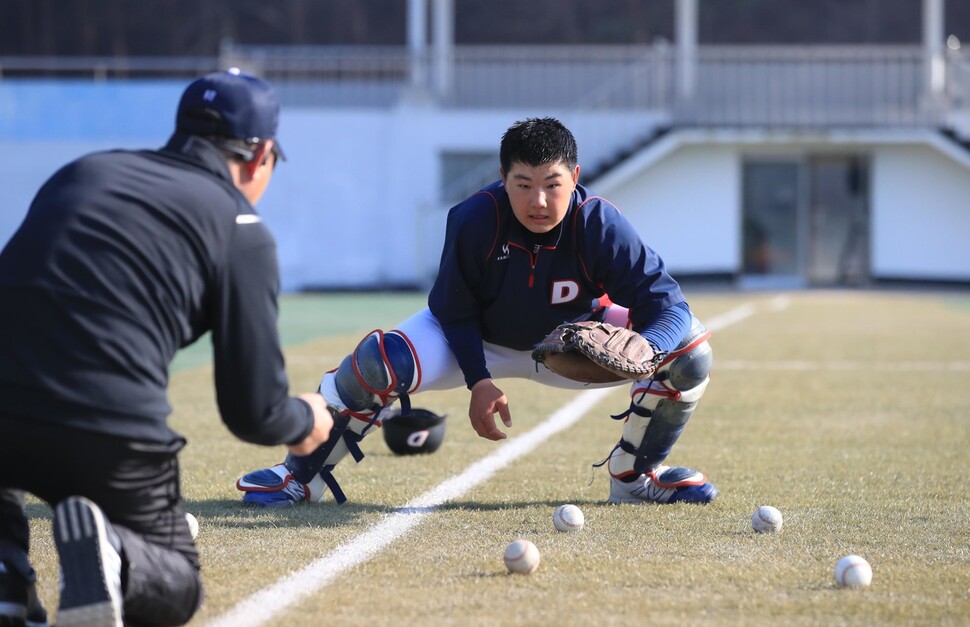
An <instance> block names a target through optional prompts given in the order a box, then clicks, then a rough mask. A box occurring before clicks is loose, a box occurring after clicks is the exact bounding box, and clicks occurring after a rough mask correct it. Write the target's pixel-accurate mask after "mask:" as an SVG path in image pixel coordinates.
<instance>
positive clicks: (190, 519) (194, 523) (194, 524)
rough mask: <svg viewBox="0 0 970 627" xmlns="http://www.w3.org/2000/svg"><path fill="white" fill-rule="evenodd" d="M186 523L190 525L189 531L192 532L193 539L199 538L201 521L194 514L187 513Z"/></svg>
mask: <svg viewBox="0 0 970 627" xmlns="http://www.w3.org/2000/svg"><path fill="white" fill-rule="evenodd" d="M185 522H187V523H189V531H191V532H192V539H193V540H195V539H196V538H198V537H199V519H198V518H196V517H195V516H193V515H192V514H190V513H188V512H185Z"/></svg>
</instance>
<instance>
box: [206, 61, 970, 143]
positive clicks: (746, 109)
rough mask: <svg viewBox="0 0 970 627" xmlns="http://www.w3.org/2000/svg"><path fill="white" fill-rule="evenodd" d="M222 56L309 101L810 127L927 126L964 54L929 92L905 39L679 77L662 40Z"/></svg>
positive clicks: (949, 99) (965, 91)
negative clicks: (412, 100)
mask: <svg viewBox="0 0 970 627" xmlns="http://www.w3.org/2000/svg"><path fill="white" fill-rule="evenodd" d="M223 58H224V62H232V63H234V64H241V65H249V66H250V67H252V69H254V70H256V71H262V72H264V73H266V74H267V75H270V76H274V78H276V80H277V82H279V81H282V82H283V83H284V84H285V83H290V86H291V88H292V95H293V96H294V97H297V98H300V99H301V100H302V99H310V100H313V101H315V102H317V103H319V104H320V105H321V106H327V105H328V104H333V105H345V104H347V103H349V102H361V103H365V104H366V103H368V102H374V101H375V94H377V93H379V94H380V96H381V98H383V100H384V101H385V102H395V101H396V99H397V98H399V97H401V96H402V95H403V94H405V93H407V92H408V91H409V90H410V92H412V93H413V92H415V91H417V92H422V93H424V94H425V95H427V96H428V97H430V98H433V99H434V100H435V101H436V102H437V104H438V105H439V106H443V107H450V108H477V109H483V108H496V107H502V108H516V107H519V108H521V107H543V108H547V109H560V110H577V109H578V110H645V111H654V112H660V113H662V114H664V115H667V116H669V117H670V119H671V120H672V121H674V122H675V123H677V124H684V125H702V126H703V125H737V126H748V125H761V126H788V127H813V126H833V125H837V126H901V125H902V126H929V125H938V124H940V123H941V121H942V120H943V119H944V117H945V115H946V113H947V112H948V111H949V110H951V109H952V108H954V107H963V106H968V105H970V102H968V96H970V62H968V60H967V58H966V56H965V55H961V54H960V53H959V51H950V54H948V55H947V59H946V63H947V84H946V89H945V90H944V91H943V92H941V93H938V94H932V95H930V94H928V93H927V87H926V85H927V81H926V79H925V72H926V69H925V68H926V65H925V58H924V52H923V49H922V48H921V47H919V46H916V45H898V46H869V45H866V46H861V45H860V46H701V47H700V48H699V49H698V51H697V55H696V65H695V66H694V67H693V76H694V77H695V78H694V81H693V82H692V84H690V85H685V84H683V83H682V82H681V80H682V79H681V76H682V73H680V72H679V71H678V70H679V64H678V59H677V50H676V49H675V48H674V47H672V46H670V45H657V46H568V47H566V46H538V45H537V46H457V47H455V48H454V50H453V54H452V58H451V59H450V60H449V62H448V63H445V64H444V65H442V64H441V63H440V59H435V58H432V57H431V56H428V57H424V58H413V57H409V56H408V55H407V54H406V50H405V49H403V48H400V47H385V48H367V49H362V48H360V47H350V48H348V47H342V48H338V47H303V48H290V47H275V48H274V47H245V46H238V47H232V46H228V47H227V48H226V49H225V50H224V52H223ZM442 67H444V68H447V73H446V74H443V73H442V72H441V71H440V68H442ZM378 88H380V91H379V92H378ZM338 94H339V95H338Z"/></svg>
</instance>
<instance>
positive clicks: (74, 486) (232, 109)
mask: <svg viewBox="0 0 970 627" xmlns="http://www.w3.org/2000/svg"><path fill="white" fill-rule="evenodd" d="M278 115H279V104H278V102H277V100H276V96H275V94H274V92H273V90H272V88H271V87H270V85H269V84H268V83H266V82H265V81H263V80H261V79H259V78H256V77H254V76H251V75H248V74H245V73H241V72H239V71H234V70H231V71H229V72H215V73H212V74H208V75H206V76H204V77H202V78H200V79H198V80H196V81H194V82H193V83H192V84H190V85H189V86H188V87H187V89H186V90H185V92H184V93H183V95H182V98H181V101H180V103H179V108H178V113H177V122H176V131H175V133H174V134H173V135H172V137H171V139H170V140H169V142H168V144H167V145H166V146H165V147H164V148H162V149H160V150H153V151H148V150H146V151H111V152H103V153H97V154H92V155H88V156H85V157H82V158H80V159H78V160H77V161H75V162H73V163H70V164H68V165H67V166H65V167H64V168H62V169H61V170H60V171H58V172H57V173H56V174H54V176H53V177H52V178H51V179H49V180H48V181H47V182H46V183H45V184H44V186H43V187H42V188H41V189H40V191H39V192H38V193H37V196H36V197H35V199H34V201H33V203H32V205H31V207H30V210H29V212H28V214H27V217H26V219H25V220H24V222H23V224H22V225H21V227H20V229H19V230H18V231H17V232H16V234H15V235H14V236H13V238H12V239H11V240H10V242H9V243H8V244H7V245H6V247H5V248H4V249H3V252H2V253H0V302H2V303H3V306H2V307H0V398H3V404H2V407H0V433H2V437H0V623H2V624H4V625H6V624H23V623H24V622H25V621H29V622H31V623H40V622H43V621H44V620H45V617H44V611H43V608H42V607H41V606H40V605H39V604H38V603H37V602H36V594H35V592H34V587H35V586H34V578H35V575H34V571H33V569H32V568H31V565H30V563H29V562H28V558H27V555H28V525H27V519H26V517H25V516H24V511H23V498H24V491H27V492H31V493H33V494H35V495H36V496H38V497H39V498H41V499H43V500H44V501H46V502H48V503H50V504H51V505H53V506H54V523H53V533H54V540H55V543H56V546H57V551H58V555H59V558H60V566H61V594H60V606H59V610H58V612H57V624H58V625H60V626H61V627H67V626H69V625H121V624H122V621H124V622H127V623H132V624H139V625H179V624H183V623H185V622H187V621H188V620H189V619H190V618H191V617H192V615H193V614H194V613H195V612H196V610H197V609H198V607H199V605H200V604H201V602H202V597H203V594H202V582H201V579H200V576H199V557H198V553H197V551H196V548H195V543H194V540H193V538H192V535H191V532H190V529H189V526H188V523H187V521H186V517H185V511H184V509H183V506H182V503H181V496H180V487H179V471H178V462H177V454H178V452H179V450H181V449H182V447H183V446H184V445H185V440H184V439H183V438H182V437H181V436H179V435H178V434H177V433H175V432H174V431H172V430H171V429H170V428H169V427H168V425H167V417H168V414H169V413H170V408H169V404H168V400H167V392H166V388H167V384H168V368H169V364H170V362H171V361H172V358H173V357H174V355H175V353H176V351H177V350H178V349H180V348H182V347H184V346H187V345H188V344H191V343H192V342H194V341H195V340H197V339H198V338H199V337H200V336H201V335H202V334H204V333H205V332H207V331H211V332H212V344H213V356H214V368H215V385H216V393H217V400H218V405H219V411H220V413H221V416H222V420H223V422H224V423H225V424H226V426H227V427H228V428H229V429H230V430H231V431H232V432H233V433H234V434H235V435H236V436H238V437H239V438H241V439H243V440H245V441H248V442H253V443H257V444H265V445H274V444H283V443H285V444H288V445H289V449H290V451H291V452H292V453H293V454H303V455H305V454H308V453H311V452H312V451H313V450H315V449H316V448H317V447H318V446H319V445H320V444H322V443H323V442H325V441H326V439H327V436H328V434H329V433H330V431H331V429H332V427H333V419H332V417H331V414H330V413H329V411H328V408H327V406H326V403H325V402H324V400H323V398H322V397H321V396H320V395H319V394H303V395H300V396H299V397H291V396H289V392H288V381H287V376H286V373H285V371H284V364H283V356H282V352H281V349H280V342H279V336H278V331H277V300H276V299H277V294H278V290H279V276H278V275H279V273H278V268H277V259H276V248H275V244H274V241H273V238H272V236H271V235H270V233H269V231H268V230H267V229H266V227H265V226H264V225H263V224H262V223H261V221H260V217H259V215H258V214H257V213H255V211H254V210H253V206H254V205H255V204H256V203H257V202H258V201H259V199H260V198H261V197H262V195H263V192H264V191H265V190H266V187H267V185H268V184H269V182H270V180H271V178H272V176H273V169H274V167H275V166H276V162H277V161H278V160H280V159H282V158H283V153H282V151H281V150H280V148H279V144H278V143H277V142H276V130H277V121H278Z"/></svg>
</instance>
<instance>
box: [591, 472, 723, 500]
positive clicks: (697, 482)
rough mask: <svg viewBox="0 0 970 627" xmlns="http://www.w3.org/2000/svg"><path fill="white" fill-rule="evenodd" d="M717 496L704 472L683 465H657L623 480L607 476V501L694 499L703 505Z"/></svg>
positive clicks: (715, 489) (714, 488)
mask: <svg viewBox="0 0 970 627" xmlns="http://www.w3.org/2000/svg"><path fill="white" fill-rule="evenodd" d="M716 497H717V488H716V487H714V484H712V483H708V481H707V478H706V477H705V476H704V473H701V472H697V471H696V470H691V469H690V468H684V467H683V466H658V467H657V468H655V469H654V470H653V471H652V472H648V473H646V474H643V475H640V476H639V477H637V479H636V481H632V482H630V483H624V482H623V481H620V480H619V479H617V478H616V477H611V478H610V499H609V500H610V503H696V504H700V505H707V504H708V503H710V502H711V501H713V500H714V499H715V498H716Z"/></svg>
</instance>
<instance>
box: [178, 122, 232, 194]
mask: <svg viewBox="0 0 970 627" xmlns="http://www.w3.org/2000/svg"><path fill="white" fill-rule="evenodd" d="M162 152H167V153H170V154H174V156H175V157H176V158H178V159H181V160H182V161H187V162H190V163H192V164H194V165H197V166H199V167H201V168H203V169H205V170H208V171H209V172H212V173H213V174H215V175H216V176H218V177H219V178H221V179H224V180H226V181H228V182H229V183H232V175H231V174H230V173H229V166H227V165H226V157H225V155H224V154H223V153H222V151H221V150H219V149H218V148H216V147H215V146H214V145H213V144H212V143H211V142H209V141H207V140H205V139H202V138H201V137H198V136H196V135H183V134H182V133H175V134H174V135H172V137H171V138H169V140H168V143H167V144H165V147H164V148H162Z"/></svg>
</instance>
